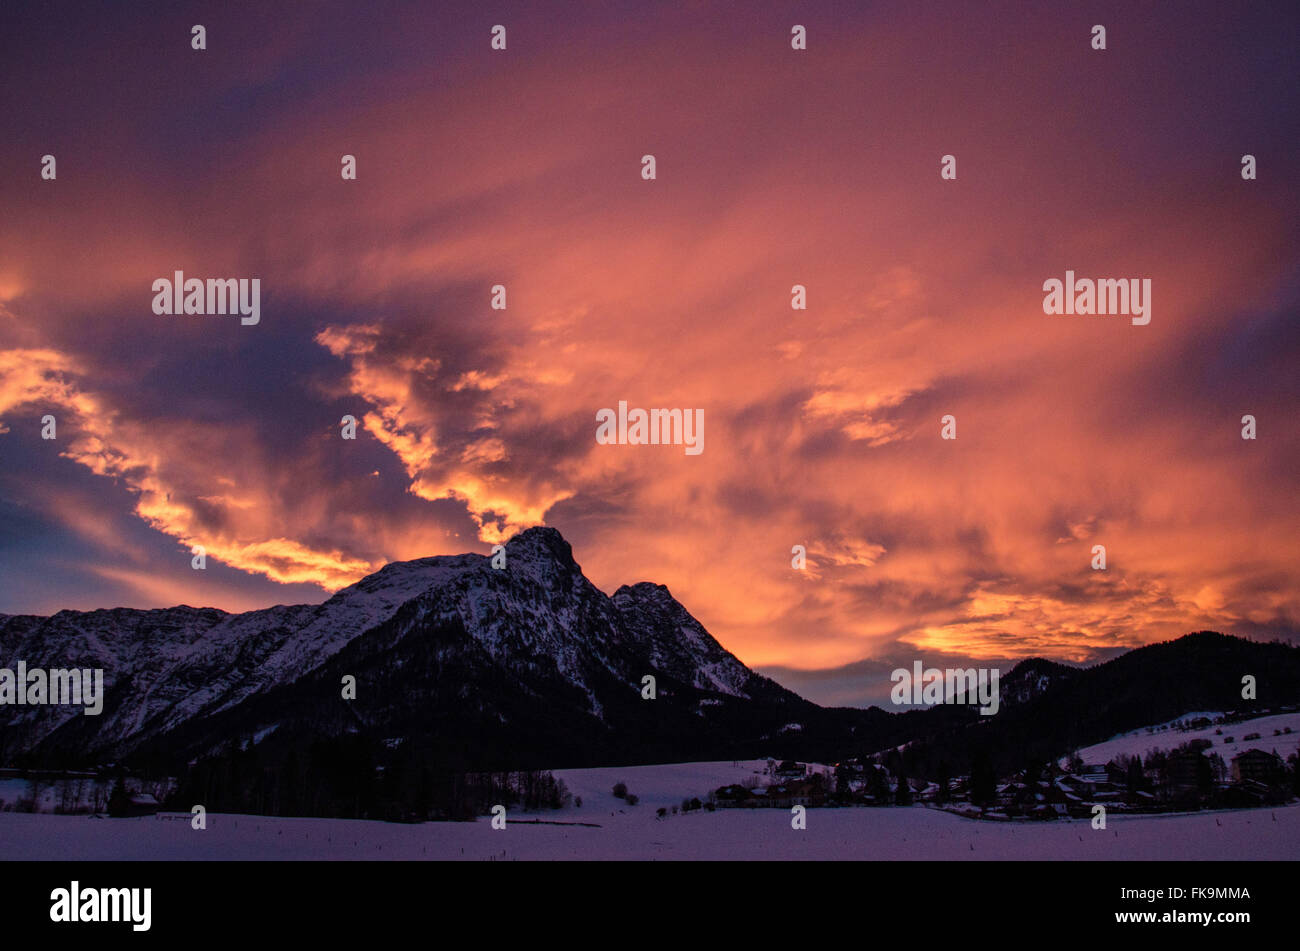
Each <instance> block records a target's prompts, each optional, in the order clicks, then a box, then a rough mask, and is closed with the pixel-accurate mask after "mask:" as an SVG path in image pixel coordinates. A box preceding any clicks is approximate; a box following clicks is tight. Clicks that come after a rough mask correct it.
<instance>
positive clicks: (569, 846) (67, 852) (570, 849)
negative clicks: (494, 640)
mask: <svg viewBox="0 0 1300 951" xmlns="http://www.w3.org/2000/svg"><path fill="white" fill-rule="evenodd" d="M754 769H759V770H761V769H762V764H758V763H742V764H740V765H738V766H733V765H732V764H731V763H729V762H727V763H687V764H676V765H669V766H641V767H633V768H612V769H586V770H563V771H559V772H557V775H559V776H561V777H562V778H563V779H564V781H565V782H566V783H567V784H568V785H569V789H570V791H571V792H573V793H574V794H575V795H577V796H581V797H582V801H583V804H582V806H581V807H580V808H577V807H575V808H569V809H564V810H559V811H555V812H549V811H548V812H543V813H537V814H531V815H522V814H512V815H511V816H510V818H511V819H513V820H529V819H541V820H542V821H543V822H585V823H593V824H595V825H598V826H599V828H593V827H591V826H582V825H534V824H529V823H527V822H526V821H510V822H508V823H507V827H506V828H505V829H504V830H494V829H493V828H492V826H491V824H490V822H489V821H488V820H487V819H486V818H483V819H480V820H479V821H477V822H457V823H451V822H446V823H444V822H429V823H423V824H420V825H397V824H390V823H383V822H363V821H355V820H345V819H272V818H266V817H264V816H233V815H214V814H209V815H208V817H207V829H206V830H204V831H196V830H194V829H191V828H190V823H189V821H188V817H184V818H180V819H162V818H157V817H153V818H142V819H96V818H90V817H87V816H53V815H31V814H25V813H0V860H15V859H16V860H26V859H65V860H75V861H86V860H104V859H126V860H137V859H188V860H205V861H210V860H222V859H417V860H418V859H455V860H472V861H484V860H496V861H510V860H515V859H521V860H551V859H632V860H651V859H742V860H753V859H887V860H909V859H939V860H961V859H1102V860H1112V859H1113V860H1127V859H1171V860H1180V859H1193V860H1195V859H1246V860H1250V859H1295V858H1296V856H1297V855H1300V806H1288V807H1283V808H1277V809H1257V810H1245V811H1227V812H1207V813H1198V814H1193V815H1170V816H1112V817H1110V819H1109V821H1108V824H1107V828H1106V829H1105V830H1104V831H1097V830H1093V829H1092V827H1091V824H1090V822H1089V821H1087V820H1079V821H1056V822H1045V823H1032V822H1024V823H1011V822H982V821H978V820H972V819H962V818H959V817H957V816H954V815H951V814H949V813H945V812H940V811H938V810H934V809H927V808H924V807H920V806H916V807H912V808H884V809H868V808H855V809H809V810H808V814H807V825H808V827H807V829H803V830H794V829H792V828H791V827H790V813H789V812H788V811H786V810H781V809H755V810H719V811H717V812H713V813H708V812H692V813H690V814H683V815H677V816H672V815H670V816H668V817H667V818H665V819H662V820H661V819H658V818H656V815H655V810H656V809H657V808H658V807H659V806H669V807H671V806H672V805H679V806H680V804H681V801H682V799H683V798H689V797H690V796H700V797H701V798H703V797H704V795H705V794H706V793H707V792H708V791H709V790H710V789H715V788H717V787H718V786H721V785H724V784H726V783H731V782H743V781H744V780H745V779H746V778H749V777H752V776H753V770H754ZM619 781H622V782H625V783H626V784H627V787H628V790H629V791H630V792H632V793H634V794H636V795H637V796H638V797H640V802H639V803H638V804H637V805H636V806H630V807H629V806H627V805H626V804H625V803H624V802H622V801H621V800H619V799H615V798H614V796H613V795H612V793H611V789H612V787H613V784H614V783H615V782H619ZM611 813H612V814H611Z"/></svg>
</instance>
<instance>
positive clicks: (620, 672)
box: [0, 528, 851, 766]
mask: <svg viewBox="0 0 1300 951" xmlns="http://www.w3.org/2000/svg"><path fill="white" fill-rule="evenodd" d="M19 659H22V660H24V661H26V663H27V666H28V667H29V668H33V667H46V668H54V667H82V668H84V667H99V668H103V670H104V677H105V687H106V693H107V699H106V702H105V706H104V710H103V713H102V714H101V715H99V716H93V717H87V716H84V715H82V713H81V712H80V708H75V707H57V706H45V707H0V736H2V737H3V738H2V739H0V744H3V745H2V746H0V755H3V756H4V757H5V758H6V759H13V758H14V757H15V756H16V755H18V754H23V753H27V754H30V756H29V758H30V759H34V760H36V761H46V760H49V761H53V760H58V761H60V762H77V761H79V762H94V761H101V762H102V761H106V760H111V759H119V758H122V757H129V756H130V755H131V754H139V753H143V752H162V753H166V754H171V755H173V756H180V755H201V754H203V753H204V752H207V751H210V750H212V749H214V748H216V747H218V746H220V745H221V744H223V743H226V742H228V741H230V740H232V739H236V738H241V737H249V736H252V737H256V738H263V737H269V736H272V735H274V738H275V740H276V741H277V742H281V743H283V744H290V743H293V742H298V741H301V742H306V741H307V738H309V737H310V736H313V735H320V734H323V735H339V734H342V733H351V732H368V733H373V732H376V731H378V732H380V733H382V734H383V735H384V737H386V738H391V739H392V740H393V741H394V742H402V741H403V740H405V739H408V738H413V737H423V740H422V742H426V743H432V744H434V745H439V744H445V745H446V750H447V754H448V756H450V757H451V758H453V759H455V760H456V761H457V762H460V763H463V764H465V765H470V766H472V765H474V764H476V763H490V762H496V761H497V759H498V756H497V754H500V756H501V757H505V755H506V753H510V754H512V755H515V756H517V755H520V754H526V753H534V752H535V753H537V754H538V755H539V756H552V757H553V756H571V757H574V759H573V760H572V761H583V760H586V759H587V758H588V754H592V755H594V753H595V752H596V751H601V752H602V753H603V755H606V756H609V755H614V756H629V755H634V754H635V751H637V750H644V751H646V752H647V755H649V753H650V751H654V752H656V753H658V754H659V755H670V756H672V755H680V754H683V753H685V752H689V751H691V750H697V749H698V750H700V751H705V750H706V749H707V750H712V749H722V748H726V749H731V748H732V747H733V746H735V745H736V744H737V743H751V742H752V743H758V742H760V741H762V740H763V738H765V737H767V736H769V735H776V734H779V733H780V732H781V730H782V728H783V727H785V726H786V725H787V724H790V723H792V722H793V723H800V724H802V723H804V722H805V721H807V722H808V723H809V724H816V723H818V722H821V723H822V724H823V725H826V726H830V725H832V724H831V721H834V724H833V727H834V730H835V732H841V731H847V730H851V726H846V723H847V721H846V719H845V717H844V716H842V715H840V714H839V713H831V712H830V711H824V710H822V709H821V708H819V707H817V706H815V705H814V704H811V703H809V702H807V701H804V700H802V699H801V698H799V697H798V696H796V695H795V694H793V693H790V692H789V691H787V690H785V689H784V688H782V687H780V686H779V685H777V684H776V683H774V682H772V681H770V680H768V679H766V678H763V677H760V676H758V675H757V674H754V673H753V672H752V671H750V670H749V669H748V668H747V667H745V665H744V664H742V663H741V662H740V661H739V660H737V659H736V658H735V657H734V656H733V655H732V654H730V653H729V652H727V651H726V650H725V649H724V648H723V647H722V646H721V645H720V644H719V643H718V642H717V641H716V640H714V638H713V637H712V636H711V635H710V634H709V633H708V632H707V631H706V630H705V629H704V627H703V626H702V625H700V623H699V622H698V621H696V620H695V619H694V618H693V617H691V615H690V614H689V613H688V612H687V611H686V609H685V608H683V607H682V606H681V605H680V604H678V603H677V601H675V600H674V599H673V598H672V596H671V595H669V594H668V591H667V589H666V588H663V587H662V586H657V585H652V584H638V585H633V586H630V587H624V588H620V589H619V591H618V592H616V593H615V595H614V597H613V598H610V597H608V596H606V595H605V594H604V593H603V592H601V591H600V590H599V589H597V588H596V587H595V586H594V585H592V584H591V582H590V581H588V580H587V578H586V577H585V576H584V575H583V573H582V569H581V568H580V567H579V566H578V564H577V563H576V562H575V561H574V559H573V553H572V550H571V548H570V546H569V544H568V542H566V541H565V540H564V538H563V537H562V536H561V535H560V533H559V532H558V531H556V530H554V529H551V528H534V529H529V530H528V531H525V532H523V533H521V534H520V535H518V536H516V537H515V538H513V539H511V541H510V542H509V543H508V544H507V545H506V564H505V566H504V567H502V568H493V567H492V562H491V558H490V557H489V556H483V555H472V554H466V555H456V556H438V557H433V558H424V559H419V560H416V561H408V562H399V563H393V564H390V565H388V566H386V567H384V568H383V569H381V570H380V571H378V572H376V573H375V574H373V575H370V576H369V577H367V578H365V579H363V580H361V581H359V582H357V583H356V584H354V585H352V586H350V587H348V588H344V589H342V590H340V591H339V592H338V593H337V594H335V595H334V596H333V597H331V598H330V599H329V600H328V601H326V602H324V603H323V604H320V605H298V606H292V607H285V606H277V607H274V608H268V609H266V610H261V611H252V612H248V613H245V614H227V613H225V612H223V611H218V610H215V609H211V608H204V609H197V608H191V607H185V606H182V607H176V608H170V609H166V610H153V611H138V610H127V609H115V610H106V611H91V612H73V611H61V612H59V613H58V614H56V615H54V616H52V617H48V618H38V617H30V616H16V617H0V665H9V666H12V665H13V664H14V663H16V662H17V660H19ZM646 675H651V676H653V677H655V679H656V696H655V697H654V699H653V700H650V699H645V698H643V696H642V684H643V678H644V677H645V676H646ZM346 676H351V677H355V678H356V684H357V686H356V699H355V700H345V699H343V697H342V690H341V687H340V684H341V683H342V681H343V678H344V677H346ZM843 713H847V711H844V712H843ZM452 736H459V737H461V738H462V740H461V741H452V740H449V737H452Z"/></svg>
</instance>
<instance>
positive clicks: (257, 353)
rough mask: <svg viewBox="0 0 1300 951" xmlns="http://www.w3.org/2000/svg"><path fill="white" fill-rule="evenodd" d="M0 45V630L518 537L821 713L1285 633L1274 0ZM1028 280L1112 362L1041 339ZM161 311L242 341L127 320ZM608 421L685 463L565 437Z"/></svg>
mask: <svg viewBox="0 0 1300 951" xmlns="http://www.w3.org/2000/svg"><path fill="white" fill-rule="evenodd" d="M15 6H17V5H6V7H5V9H4V13H3V14H2V15H0V21H2V22H0V129H2V130H3V137H2V138H3V141H2V143H0V612H4V613H10V614H15V613H39V614H46V613H52V612H54V611H57V610H59V609H62V608H74V609H91V608H97V607H112V606H118V605H125V606H132V607H162V606H169V605H174V604H180V603H187V604H193V605H212V606H215V607H220V608H224V609H227V610H245V609H249V608H253V607H261V606H266V605H271V604H276V603H297V602H308V601H320V600H323V599H324V598H326V597H328V595H329V593H330V592H332V591H334V590H337V589H338V588H339V587H341V586H343V585H346V584H349V583H351V582H353V581H356V580H358V579H359V578H361V577H363V576H364V575H366V574H368V573H369V572H371V571H373V570H376V569H378V568H379V567H380V566H382V565H383V564H384V563H386V562H388V561H392V560H401V559H410V558H416V557H423V556H427V555H436V554H448V553H457V552H462V551H478V552H482V553H487V552H488V551H489V550H490V548H491V545H492V544H494V543H496V542H499V541H502V540H504V539H506V538H508V537H509V536H510V535H512V534H514V533H515V532H517V531H519V530H522V529H523V528H526V527H528V526H532V525H538V524H545V525H550V526H554V527H555V528H558V529H559V530H560V531H561V532H563V533H564V535H565V537H566V538H567V539H568V540H569V541H570V543H571V544H572V545H573V548H574V554H575V557H576V558H577V560H578V562H579V563H580V564H581V565H582V566H583V569H584V570H585V571H586V573H587V575H588V576H589V577H590V578H591V579H592V581H593V582H594V583H595V584H597V585H598V586H599V587H600V588H601V589H602V590H604V591H606V592H608V593H612V592H613V591H614V590H615V589H616V588H617V587H618V586H619V585H621V584H624V583H633V582H636V581H643V580H650V581H656V582H659V583H662V584H666V585H667V586H668V587H669V589H670V590H671V591H672V593H673V594H674V596H676V597H677V598H678V600H680V601H681V602H682V603H683V604H684V605H686V607H687V608H688V609H689V610H690V611H691V612H692V613H693V614H694V615H695V616H696V617H697V618H699V619H700V621H701V622H702V623H703V624H704V625H705V626H706V627H708V628H709V630H710V631H711V632H712V633H713V634H714V635H715V636H716V637H717V638H718V639H719V640H720V641H721V642H722V643H723V644H724V646H726V647H727V648H728V649H730V650H731V651H733V652H734V653H735V654H736V655H737V656H739V657H740V658H741V659H742V660H743V661H745V662H746V663H748V664H750V665H751V666H755V667H759V668H761V669H763V670H764V671H766V672H769V673H773V674H774V675H776V676H777V677H778V679H781V680H782V681H783V682H785V683H787V684H788V685H789V686H792V687H793V688H794V689H796V690H799V691H800V692H802V693H805V695H807V696H810V697H811V698H812V699H816V700H820V701H823V702H844V703H850V702H856V701H858V700H860V699H861V698H862V697H863V696H866V692H864V691H868V688H866V687H864V686H863V680H864V678H865V677H866V676H867V675H866V674H864V673H863V670H864V668H863V665H861V663H860V662H862V661H864V660H868V659H872V660H879V661H883V662H886V663H889V664H892V663H894V662H898V663H903V664H907V665H909V666H910V664H911V661H912V660H913V659H915V658H920V659H923V660H925V661H927V662H929V661H934V662H936V663H939V662H943V661H944V660H945V659H946V658H947V657H951V658H974V659H977V660H983V661H999V660H1014V659H1016V658H1020V657H1026V656H1031V655H1041V656H1047V657H1051V658H1054V659H1057V660H1063V661H1069V662H1073V663H1085V662H1094V661H1097V660H1100V659H1104V658H1106V657H1109V656H1112V655H1113V654H1115V653H1116V652H1118V651H1120V650H1123V649H1127V648H1131V647H1134V646H1138V645H1140V644H1144V643H1148V642H1151V641H1156V640H1164V639H1168V638H1170V637H1174V636H1178V635H1181V634H1183V633H1187V632H1189V631H1193V630H1200V629H1205V628H1211V629H1216V630H1221V631H1225V632H1229V633H1236V634H1241V635H1245V636H1250V637H1256V638H1262V639H1271V638H1282V639H1286V640H1289V641H1291V642H1297V641H1300V586H1298V581H1300V577H1298V575H1300V506H1297V488H1298V487H1300V437H1298V436H1297V430H1296V420H1297V414H1296V410H1297V403H1298V401H1300V400H1298V398H1300V374H1298V373H1297V365H1298V360H1300V332H1298V331H1297V323H1296V321H1297V305H1298V304H1300V263H1298V262H1300V254H1298V252H1300V228H1298V226H1297V221H1298V220H1300V200H1297V188H1296V183H1297V175H1298V174H1300V160H1298V155H1300V149H1298V146H1300V134H1298V129H1297V121H1298V120H1297V105H1298V104H1300V83H1297V81H1296V80H1297V67H1296V48H1297V41H1298V39H1300V37H1298V36H1297V22H1298V21H1300V17H1297V14H1296V13H1295V12H1294V8H1292V9H1290V10H1288V5H1286V4H1257V3H1243V4H1222V3H1196V4H1192V3H1187V4H1151V5H1147V4H1142V5H1135V4H1131V3H1120V4H1094V3H1085V4H1068V5H1067V4H1053V3H1041V4H1028V3H1026V4H992V5H988V6H985V5H983V4H980V5H975V4H952V5H943V7H945V8H946V9H945V8H941V7H940V6H939V5H931V4H912V3H897V4H866V3H816V4H796V3H744V4H741V3H736V4H722V3H690V4H677V5H673V6H660V5H657V4H654V3H623V4H614V3H592V4H590V5H589V6H586V7H582V6H581V5H574V4H566V5H562V6H551V5H549V4H545V3H527V4H515V5H511V4H496V5H492V6H491V9H487V10H485V9H484V8H483V6H482V5H481V4H471V5H465V6H463V7H460V8H457V7H453V6H451V5H446V4H436V3H409V4H388V3H366V4H361V3H355V2H354V3H347V4H313V5H306V4H301V5H300V4H290V3H283V4H260V3H259V4H251V3H249V4H244V3H221V4H175V3H158V4H152V5H151V4H130V5H127V6H122V5H116V4H114V5H104V9H103V10H101V11H99V12H92V13H90V14H87V13H86V12H84V10H82V9H78V7H77V6H71V5H69V6H67V7H66V8H61V6H60V5H59V4H57V3H56V4H50V5H45V4H29V5H24V6H25V8H24V9H16V10H15V9H12V8H13V7H15ZM79 6H81V7H85V6H86V5H79ZM1134 7H1137V9H1133V8H1134ZM584 10H585V12H578V11H584ZM110 11H111V12H110ZM196 23H198V24H203V25H205V27H206V29H207V47H208V48H207V49H206V50H203V51H196V50H192V49H191V48H190V27H191V25H192V24H196ZM497 23H501V24H504V25H505V26H506V27H507V30H508V48H507V50H506V51H504V52H499V51H493V50H491V49H490V48H489V39H490V30H491V28H492V26H493V25H494V24H497ZM796 23H798V24H803V25H805V26H806V27H807V31H808V49H807V50H805V51H794V50H792V49H791V48H790V28H791V26H792V25H793V24H796ZM1093 24H1103V25H1105V26H1106V29H1107V49H1106V50H1104V51H1098V50H1093V49H1092V48H1091V46H1090V30H1091V28H1092V26H1093ZM45 154H52V155H54V156H55V157H56V160H57V179H56V180H54V181H44V180H42V178H41V175H40V169H41V157H42V156H43V155H45ZM344 154H353V155H355V156H356V158H357V171H358V177H357V180H356V181H343V180H342V179H341V177H340V158H341V156H342V155H344ZM644 154H653V155H654V156H655V157H656V163H657V179H656V180H654V181H644V180H642V177H641V156H642V155H644ZM945 154H952V155H955V156H956V160H957V172H958V177H957V180H956V181H943V180H941V179H940V175H939V171H940V158H941V156H943V155H945ZM1244 154H1252V155H1254V156H1256V158H1257V161H1258V179H1257V180H1255V181H1244V180H1243V179H1242V176H1241V157H1242V156H1243V155H1244ZM1067 269H1071V270H1074V271H1075V272H1076V273H1077V274H1078V275H1079V276H1081V277H1093V278H1099V277H1107V278H1112V277H1113V278H1149V279H1150V280H1151V282H1152V288H1153V289H1152V319H1151V322H1150V324H1149V325H1148V326H1144V327H1138V326H1133V325H1132V324H1131V323H1130V321H1129V319H1128V318H1127V317H1077V316H1070V317H1054V316H1047V315H1045V314H1044V313H1043V307H1042V302H1043V297H1044V292H1043V290H1042V285H1043V282H1044V281H1045V280H1047V279H1049V278H1053V277H1055V278H1058V279H1060V278H1063V277H1064V275H1065V272H1066V270H1067ZM176 270H183V271H184V272H185V273H186V275H187V276H190V277H202V278H206V277H214V278H232V277H234V278H238V277H245V278H253V277H256V278H259V279H260V280H261V288H262V296H261V322H260V324H258V325H257V326H241V324H240V322H239V320H238V318H237V317H200V316H157V315H155V314H154V313H153V311H152V310H151V301H152V299H153V293H152V291H151V285H152V283H153V281H154V280H155V279H157V278H160V277H170V276H171V275H172V272H173V271H176ZM494 284H504V285H505V286H506V287H507V292H508V309H507V310H505V311H497V310H493V309H491V307H490V306H489V303H490V298H491V292H490V288H491V287H492V285H494ZM794 284H803V285H805V286H806V287H807V289H808V291H807V293H808V309H807V310H806V311H794V310H792V309H791V306H790V300H791V287H792V285H794ZM620 400H626V401H627V402H628V404H629V405H630V406H633V407H683V408H701V409H703V411H704V420H705V423H704V451H703V453H702V454H700V455H698V456H691V455H687V454H686V453H684V452H683V450H682V447H680V446H608V445H598V444H597V443H596V441H595V438H594V433H595V428H596V421H595V414H596V412H597V411H598V410H599V409H601V408H603V407H615V406H617V405H618V402H619V401H620ZM47 413H49V414H53V415H54V416H55V417H56V419H57V425H58V438H57V439H55V440H53V441H47V440H42V439H41V435H40V430H41V423H40V420H41V417H42V416H43V415H45V414H47ZM349 413H350V414H353V415H355V416H356V417H357V419H358V420H360V421H361V424H360V426H359V433H358V439H357V440H356V441H355V442H348V441H344V440H342V439H341V438H340V435H339V420H340V418H341V417H342V416H343V415H344V414H349ZM946 414H952V415H954V416H955V417H956V420H957V436H958V438H957V439H956V440H952V441H946V440H942V439H940V419H941V417H943V416H944V415H946ZM1245 414H1252V415H1254V416H1255V417H1256V419H1257V421H1258V438H1257V439H1256V440H1254V441H1247V440H1243V439H1242V438H1241V428H1242V426H1241V417H1242V416H1243V415H1245ZM194 544H201V545H204V546H205V548H206V550H207V552H208V557H209V563H208V570H207V571H204V572H198V571H193V570H191V568H190V554H189V549H190V546H191V545H194ZM800 544H801V545H805V546H807V549H808V567H807V569H806V570H804V571H798V570H795V569H793V568H792V567H791V548H792V546H794V545H800ZM1096 544H1104V545H1105V546H1106V550H1107V560H1108V568H1107V570H1106V571H1093V570H1092V569H1091V568H1090V561H1091V558H1092V555H1091V549H1092V546H1093V545H1096ZM873 676H874V675H873ZM886 686H887V685H886ZM869 692H871V693H873V694H874V693H875V692H878V691H877V689H876V687H872V688H870V691H869Z"/></svg>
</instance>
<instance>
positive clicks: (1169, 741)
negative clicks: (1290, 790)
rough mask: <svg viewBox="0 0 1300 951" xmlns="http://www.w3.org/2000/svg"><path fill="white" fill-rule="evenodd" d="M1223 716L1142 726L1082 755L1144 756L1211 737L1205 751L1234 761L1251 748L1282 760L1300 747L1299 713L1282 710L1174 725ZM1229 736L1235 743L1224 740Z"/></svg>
mask: <svg viewBox="0 0 1300 951" xmlns="http://www.w3.org/2000/svg"><path fill="white" fill-rule="evenodd" d="M1220 716H1223V714H1222V713H1210V712H1204V713H1185V714H1183V715H1182V716H1181V717H1179V718H1178V720H1172V721H1170V722H1169V723H1165V724H1161V725H1160V726H1164V727H1167V729H1164V730H1161V729H1160V727H1159V726H1157V727H1152V728H1151V729H1152V731H1153V732H1150V733H1148V732H1147V728H1146V727H1143V728H1142V729H1140V730H1132V731H1130V732H1128V733H1121V734H1120V735H1119V736H1113V737H1111V738H1110V739H1109V740H1104V741H1103V742H1101V743H1098V744H1096V745H1095V746H1089V747H1088V748H1087V749H1082V750H1079V757H1080V758H1081V759H1082V760H1083V761H1084V762H1085V763H1107V762H1109V761H1110V760H1112V759H1114V758H1115V757H1116V756H1119V755H1120V754H1125V755H1128V756H1142V757H1145V756H1146V754H1147V753H1148V752H1149V751H1151V750H1157V749H1158V750H1171V749H1173V748H1174V747H1177V746H1181V745H1182V744H1184V743H1190V742H1191V741H1192V740H1209V741H1210V742H1211V744H1213V745H1212V746H1211V747H1210V748H1209V749H1208V750H1207V751H1206V752H1207V753H1218V754H1219V755H1220V756H1222V757H1223V760H1224V762H1225V763H1230V762H1232V758H1233V757H1234V756H1236V755H1237V754H1239V753H1244V752H1246V750H1249V749H1257V750H1263V751H1264V752H1265V753H1272V752H1274V751H1276V752H1277V754H1278V755H1279V756H1281V757H1282V759H1283V760H1286V759H1287V758H1289V757H1290V756H1291V754H1292V753H1294V752H1296V750H1297V749H1300V713H1280V714H1277V715H1275V716H1267V717H1257V718H1255V719H1253V720H1241V721H1239V722H1237V723H1220V724H1217V725H1213V726H1209V727H1204V728H1202V729H1199V730H1178V729H1175V728H1174V727H1173V725H1172V724H1174V723H1177V722H1184V723H1186V722H1190V721H1192V720H1195V719H1196V718H1197V717H1208V718H1209V719H1210V720H1211V721H1213V720H1214V718H1215V717H1220ZM1287 727H1290V728H1291V732H1290V733H1283V734H1281V735H1280V736H1274V735H1273V731H1274V730H1284V729H1286V728H1287ZM1215 730H1222V731H1223V732H1222V734H1221V735H1216V734H1215V732H1214V731H1215ZM1248 733H1258V734H1259V739H1257V740H1247V739H1245V736H1246V734H1248ZM1230 737H1231V738H1232V740H1233V742H1231V743H1226V742H1224V741H1225V740H1227V739H1228V738H1230Z"/></svg>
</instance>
